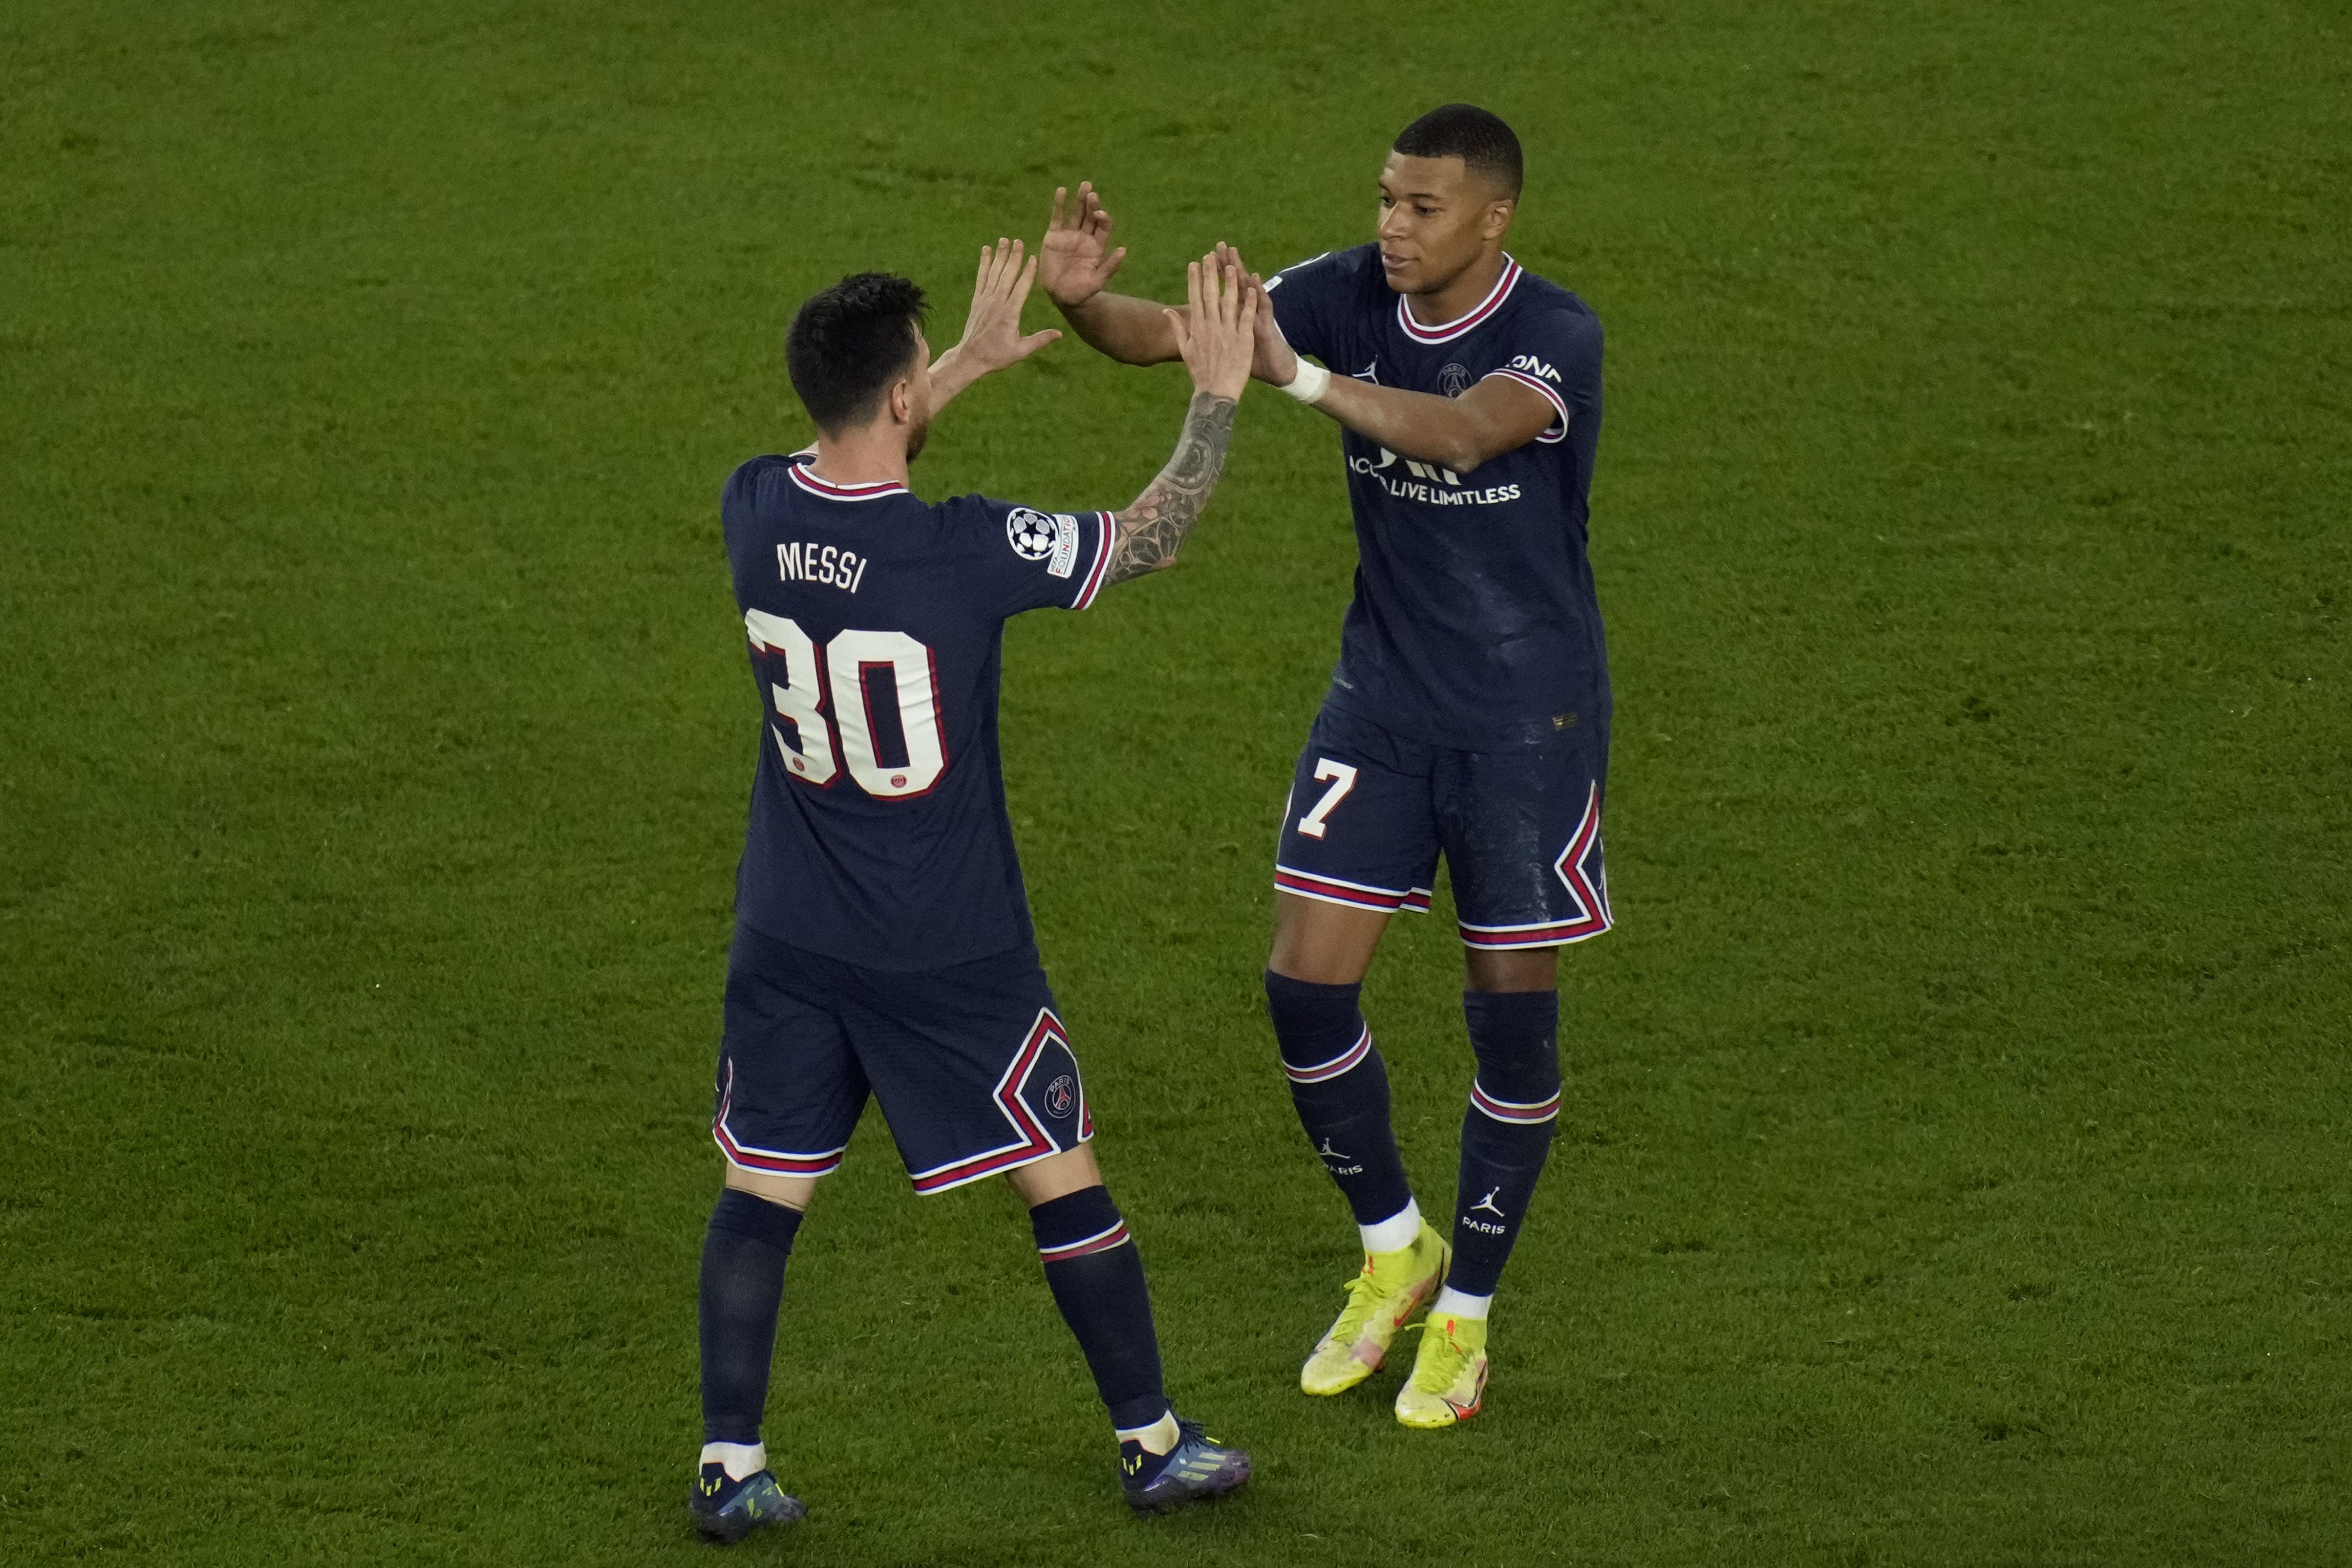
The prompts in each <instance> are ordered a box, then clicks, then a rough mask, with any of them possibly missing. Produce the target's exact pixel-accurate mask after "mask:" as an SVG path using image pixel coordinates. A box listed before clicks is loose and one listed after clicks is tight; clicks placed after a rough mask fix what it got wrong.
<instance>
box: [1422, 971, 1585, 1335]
mask: <svg viewBox="0 0 2352 1568" xmlns="http://www.w3.org/2000/svg"><path fill="white" fill-rule="evenodd" d="M1462 1015H1463V1017H1464V1018H1465V1020H1467V1021H1468V1023H1469V1026H1470V1048H1471V1049H1472V1050H1473V1051H1475V1052H1476V1053H1477V1056H1478V1076H1477V1077H1476V1078H1475V1079H1473V1080H1472V1081H1471V1084H1470V1109H1469V1110H1465V1111H1464V1112H1463V1114H1462V1174H1461V1180H1460V1184H1459V1185H1458V1186H1457V1188H1456V1190H1455V1192H1454V1267H1453V1268H1451V1269H1450V1270H1448V1271H1447V1273H1446V1276H1445V1282H1446V1283H1447V1284H1448V1285H1451V1286H1452V1287H1453V1288H1454V1289H1456V1290H1459V1291H1461V1292H1462V1293H1463V1294H1464V1295H1465V1296H1491V1295H1493V1294H1494V1293H1495V1285H1496V1281H1497V1280H1499V1279H1502V1277H1503V1265H1504V1264H1505V1263H1506V1262H1507V1261H1509V1259H1510V1256H1511V1244H1512V1243H1513V1242H1515V1241H1517V1239H1518V1236H1519V1226H1520V1224H1521V1223H1522V1222H1523V1221H1524V1220H1525V1219H1526V1218H1527V1213H1528V1200H1529V1199H1530V1198H1532V1197H1534V1196H1535V1191H1536V1178H1537V1177H1538V1176H1539V1175H1541V1174H1543V1168H1544V1161H1545V1159H1546V1158H1547V1157H1549V1155H1550V1153H1551V1140H1552V1134H1553V1132H1554V1131H1556V1129H1557V1127H1558V1123H1559V992H1557V991H1467V992H1465V993H1463V996H1462Z"/></svg>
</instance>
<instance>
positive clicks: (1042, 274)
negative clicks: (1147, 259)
mask: <svg viewBox="0 0 2352 1568" xmlns="http://www.w3.org/2000/svg"><path fill="white" fill-rule="evenodd" d="M1126 260H1127V247H1125V246H1121V247H1119V248H1118V249H1117V250H1113V249H1111V248H1110V214H1108V213H1107V212H1105V211H1103V206H1102V202H1101V201H1100V199H1099V198H1097V196H1096V195H1095V188H1094V185H1093V184H1092V183H1091V182H1081V183H1080V184H1079V185H1078V194H1077V195H1076V196H1075V197H1074V196H1072V195H1070V193H1069V192H1068V190H1067V189H1066V188H1063V187H1059V186H1056V187H1055V191H1054V216H1053V217H1052V218H1051V219H1050V220H1049V221H1048V222H1047V223H1046V225H1045V243H1044V244H1042V245H1041V246H1039V247H1038V248H1037V261H1038V269H1037V281H1039V282H1040V283H1043V284H1044V285H1045V292H1046V293H1047V294H1048V295H1050V296H1051V297H1052V298H1053V300H1054V303H1055V304H1056V305H1059V306H1060V307H1062V309H1064V310H1071V309H1073V308H1075V307H1076V306H1079V305H1083V304H1085V303H1086V302H1087V300H1091V299H1093V298H1094V297H1095V296H1096V295H1097V294H1099V293H1101V292H1102V290H1103V287H1104V285H1106V284H1108V282H1109V281H1110V280H1111V277H1112V275H1113V274H1115V273H1116V272H1118V269H1119V266H1120V264H1121V263H1123V262H1125V261H1126Z"/></svg>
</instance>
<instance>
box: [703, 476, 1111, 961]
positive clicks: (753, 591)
mask: <svg viewBox="0 0 2352 1568" xmlns="http://www.w3.org/2000/svg"><path fill="white" fill-rule="evenodd" d="M806 461H807V458H806V455H805V454H801V455H797V456H794V457H792V458H775V457H768V458H752V459H751V461H750V462H748V463H746V464H744V465H743V466H742V467H741V468H738V469H736V470H735V472H734V474H733V475H732V476H731V477H730V478H729V479H728V481H727V489H726V492H725V494H724V496H723V497H722V498H721V500H720V503H719V513H720V516H721V518H722V519H723V521H724V522H725V524H726V532H727V557H728V561H729V563H730V566H731V567H732V569H733V572H734V577H735V601H736V603H737V604H738V605H740V606H741V608H742V611H743V630H744V633H745V635H746V636H747V637H748V638H749V640H750V647H751V674H752V678H753V679H754V681H755V682H756V683H757V685H758V688H759V693H760V705H761V714H762V719H761V741H760V767H759V772H758V773H757V774H756V775H755V776H754V778H753V780H752V784H751V827H750V830H749V832H748V833H747V834H746V835H745V837H744V844H743V859H742V863H741V865H740V867H739V868H738V869H737V872H736V878H735V912H736V917H737V919H738V920H740V921H742V923H744V924H745V925H748V926H750V927H751V928H752V929H753V930H754V931H760V932H761V933H762V934H764V935H767V936H770V937H772V938H774V939H775V940H777V941H779V942H786V943H789V944H790V945H792V946H793V947H797V948H801V949H803V950H805V951H808V952H817V953H823V954H824V955H825V956H827V957H830V958H836V959H840V960H841V961H843V962H844V963H856V964H862V965H864V966H866V968H869V969H895V970H920V969H942V968H945V967H947V966H948V965H950V964H955V963H967V962H969V961H971V960H972V959H976V958H985V957H987V956H989V955H990V954H992V953H999V952H1004V951H1006V950H1007V949H1009V948H1013V947H1018V946H1021V945H1022V944H1024V943H1025V942H1029V941H1031V940H1032V935H1031V929H1030V923H1029V900H1028V896H1027V894H1026V893H1025V892H1024V890H1023V889H1022V886H1021V865H1020V862H1019V860H1018V859H1017V858H1015V856H1014V854H1013V825H1012V824H1011V822H1009V821H1008V820H1007V819H1006V817H1005V815H1004V780H1003V773H1002V772H1001V770H1000V769H999V766H998V762H997V749H996V696H997V681H998V677H999V675H1000V673H1001V669H1002V663H1003V635H1004V622H1005V620H1006V618H1007V617H1008V616H1014V615H1018V614H1019V613H1020V612H1021V611H1023V610H1034V609H1042V608H1045V607H1046V606H1048V605H1061V606H1065V607H1066V608H1069V609H1081V610H1082V609H1084V608H1086V607H1087V605H1089V604H1092V603H1093V602H1094V597H1095V595H1096V594H1097V593H1098V592H1100V591H1101V588H1102V584H1103V577H1104V575H1105V574H1106V572H1107V571H1108V567H1109V563H1110V552H1111V546H1112V544H1113V543H1114V542H1115V541H1116V540H1117V537H1118V525H1117V523H1116V522H1115V521H1114V520H1113V519H1112V517H1111V515H1110V514H1109V513H1108V512H1088V513H1084V514H1081V515H1078V516H1071V515H1069V514H1067V513H1052V512H1046V511H1042V510H1035V509H1034V508H1030V507H1022V506H1013V505H1011V504H1009V503H1007V502H1004V501H997V500H987V499H986V498H984V497H982V496H958V497H956V498H955V499H954V500H948V501H942V502H941V503H940V504H939V505H938V506H928V505H926V504H924V503H923V502H922V501H920V500H916V499H915V497H913V496H912V495H910V494H908V490H907V488H906V487H905V486H904V485H899V484H889V483H884V484H866V485H835V484H831V483H828V482H827V481H825V480H824V479H819V478H817V477H816V476H815V475H814V473H812V472H810V471H809V469H808V468H807V467H806V466H805V464H806Z"/></svg>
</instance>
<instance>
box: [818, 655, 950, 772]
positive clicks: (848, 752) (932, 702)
mask: <svg viewBox="0 0 2352 1568" xmlns="http://www.w3.org/2000/svg"><path fill="white" fill-rule="evenodd" d="M824 659H825V665H826V668H829V669H831V670H832V672H833V716H834V722H835V724H837V725H839V726H840V728H841V755H842V760H843V761H845V762H846V763H848V764H849V776H850V777H851V778H854V779H856V781H857V787H858V788H860V789H862V790H864V791H865V792H866V794H867V795H873V796H875V797H876V798H877V799H879V800H895V799H897V798H898V797H899V796H901V795H921V794H922V793H923V792H924V791H925V790H928V789H929V788H930V787H931V786H932V785H933V784H937V783H939V782H940V773H944V772H945V771H946V770H947V765H948V758H947V751H946V749H945V748H944V747H943V746H942V745H941V744H940V700H939V682H938V679H937V678H936V677H935V676H934V675H933V674H932V671H931V650H930V649H929V648H927V647H924V646H923V645H922V644H921V643H919V642H917V641H916V640H915V639H914V638H913V637H908V635H907V634H906V633H904V632H844V633H842V634H841V635H840V636H839V637H835V638H834V639H833V641H831V642H829V643H827V644H826V645H825V648H824ZM875 668H882V669H887V670H888V671H889V672H890V680H891V685H892V688H893V689H895V690H896V691H897V693H898V729H899V731H900V732H901V733H903V734H904V735H905V736H906V737H907V761H906V763H905V765H904V766H901V767H891V766H887V765H885V764H884V763H881V762H880V761H878V760H877V758H876V757H875V754H874V724H873V716H872V715H871V714H869V713H868V712H866V671H867V670H869V669H875Z"/></svg>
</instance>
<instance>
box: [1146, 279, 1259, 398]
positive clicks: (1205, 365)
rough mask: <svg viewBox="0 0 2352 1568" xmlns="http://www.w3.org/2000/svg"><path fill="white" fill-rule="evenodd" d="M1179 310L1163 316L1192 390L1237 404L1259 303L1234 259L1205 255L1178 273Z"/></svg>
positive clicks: (1253, 351)
mask: <svg viewBox="0 0 2352 1568" xmlns="http://www.w3.org/2000/svg"><path fill="white" fill-rule="evenodd" d="M1184 293H1185V308H1184V310H1182V311H1181V312H1180V311H1176V310H1169V311H1168V312H1167V317H1168V325H1169V329H1170V331H1172V332H1174V333H1175V335H1176V352H1177V353H1180V354H1181V355H1182V356H1183V359H1184V368H1185V369H1187V370H1189V371H1191V372H1192V385H1193V387H1194V389H1195V390H1197V391H1199V392H1202V393H1205V394H1207V395H1210V396H1212V397H1222V398H1228V399H1233V400H1235V401H1238V400H1239V399H1240V397H1241V395H1242V393H1243V392H1244V390H1246V389H1247V387H1248V386H1249V380H1250V366H1251V363H1252V362H1253V360H1254V359H1255V355H1256V348H1257V323H1258V318H1259V315H1260V311H1259V309H1258V306H1259V302H1260V300H1261V298H1262V297H1263V295H1264V293H1265V290H1264V289H1251V288H1250V286H1249V283H1248V279H1246V278H1245V277H1244V274H1243V272H1242V269H1241V265H1240V263H1239V261H1238V260H1228V261H1226V262H1225V263H1224V264H1223V265H1222V266H1221V265H1219V263H1218V260H1217V257H1216V254H1215V253H1214V252H1212V253H1210V254H1209V255H1207V256H1204V257H1202V258H1201V259H1200V260H1198V261H1195V262H1193V263H1192V265H1191V266H1189V267H1187V268H1185V269H1184Z"/></svg>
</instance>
